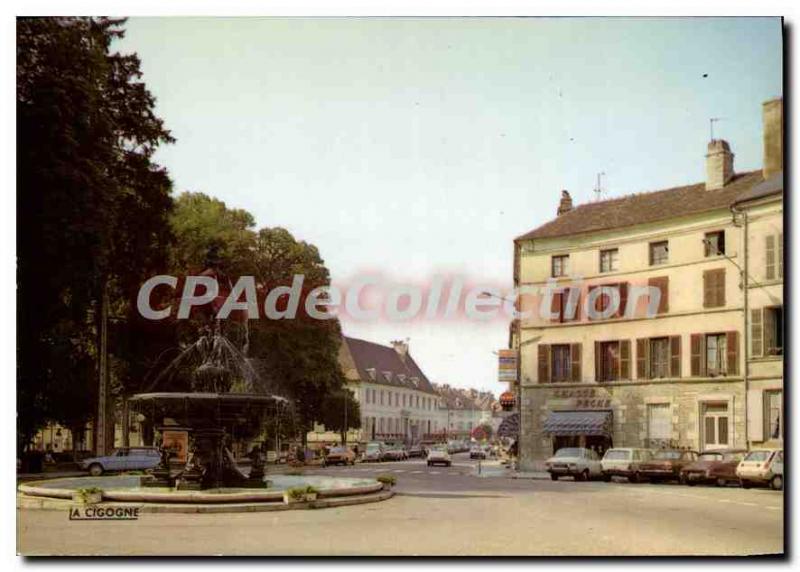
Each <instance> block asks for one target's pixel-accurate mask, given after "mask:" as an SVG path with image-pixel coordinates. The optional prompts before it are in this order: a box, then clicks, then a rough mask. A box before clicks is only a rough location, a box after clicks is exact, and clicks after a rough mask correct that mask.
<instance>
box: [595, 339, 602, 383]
mask: <svg viewBox="0 0 800 572" xmlns="http://www.w3.org/2000/svg"><path fill="white" fill-rule="evenodd" d="M594 378H595V380H597V381H603V356H602V355H601V353H600V342H595V343H594Z"/></svg>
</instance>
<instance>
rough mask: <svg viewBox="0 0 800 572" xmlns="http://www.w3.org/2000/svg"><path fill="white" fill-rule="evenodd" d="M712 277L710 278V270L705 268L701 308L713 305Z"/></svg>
mask: <svg viewBox="0 0 800 572" xmlns="http://www.w3.org/2000/svg"><path fill="white" fill-rule="evenodd" d="M712 282H713V279H712V278H711V271H710V270H705V271H704V272H703V308H712V307H714V305H715V304H714V287H713V284H712Z"/></svg>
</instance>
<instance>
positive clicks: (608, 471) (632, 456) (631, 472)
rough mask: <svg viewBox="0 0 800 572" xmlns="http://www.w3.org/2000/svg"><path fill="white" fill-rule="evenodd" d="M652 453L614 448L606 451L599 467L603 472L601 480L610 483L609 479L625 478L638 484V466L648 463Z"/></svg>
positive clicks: (627, 448)
mask: <svg viewBox="0 0 800 572" xmlns="http://www.w3.org/2000/svg"><path fill="white" fill-rule="evenodd" d="M651 457H652V453H651V452H650V450H649V449H635V448H629V447H622V448H619V447H618V448H614V449H609V450H608V451H606V454H605V455H604V456H603V460H602V461H600V466H601V468H602V470H603V480H604V481H610V480H611V477H617V476H618V477H627V479H628V480H629V481H631V482H632V483H636V482H639V480H640V478H639V465H641V463H643V462H645V461H649V460H650V459H651Z"/></svg>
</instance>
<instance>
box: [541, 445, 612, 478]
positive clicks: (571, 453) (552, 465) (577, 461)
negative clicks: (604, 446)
mask: <svg viewBox="0 0 800 572" xmlns="http://www.w3.org/2000/svg"><path fill="white" fill-rule="evenodd" d="M545 466H546V467H547V472H548V473H550V478H551V479H552V480H554V481H557V480H558V478H559V477H566V476H570V477H572V478H574V479H575V480H576V481H588V480H589V479H592V478H596V477H601V476H602V474H603V469H602V465H601V464H600V458H599V457H598V456H597V453H595V452H594V451H592V450H591V449H585V448H583V447H565V448H564V449H559V450H558V451H556V454H555V455H553V456H552V457H550V458H549V459H547V461H545Z"/></svg>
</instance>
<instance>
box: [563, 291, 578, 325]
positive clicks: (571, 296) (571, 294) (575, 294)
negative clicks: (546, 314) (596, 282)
mask: <svg viewBox="0 0 800 572" xmlns="http://www.w3.org/2000/svg"><path fill="white" fill-rule="evenodd" d="M566 294H567V295H566V296H565V297H564V321H565V322H567V321H577V320H580V319H581V289H580V288H578V287H572V288H569V289H568V290H566ZM572 300H574V301H575V311H574V313H573V314H572V315H571V316H570V315H566V308H567V306H568V305H569V304H570V302H571V301H572Z"/></svg>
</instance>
